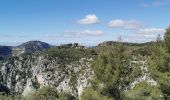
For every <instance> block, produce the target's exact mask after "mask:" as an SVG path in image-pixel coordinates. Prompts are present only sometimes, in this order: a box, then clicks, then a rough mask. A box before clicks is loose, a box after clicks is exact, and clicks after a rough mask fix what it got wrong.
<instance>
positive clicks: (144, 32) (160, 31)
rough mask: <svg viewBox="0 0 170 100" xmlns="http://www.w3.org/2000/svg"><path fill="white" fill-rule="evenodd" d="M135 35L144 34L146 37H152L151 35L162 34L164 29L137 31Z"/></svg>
mask: <svg viewBox="0 0 170 100" xmlns="http://www.w3.org/2000/svg"><path fill="white" fill-rule="evenodd" d="M136 33H138V34H146V35H152V34H157V35H158V34H162V33H165V29H162V28H144V29H140V30H138V31H137V32H136Z"/></svg>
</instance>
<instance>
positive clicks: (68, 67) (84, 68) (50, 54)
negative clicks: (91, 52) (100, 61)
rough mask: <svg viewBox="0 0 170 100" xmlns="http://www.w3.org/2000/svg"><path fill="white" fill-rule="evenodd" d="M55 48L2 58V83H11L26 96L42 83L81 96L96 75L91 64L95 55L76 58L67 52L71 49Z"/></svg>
mask: <svg viewBox="0 0 170 100" xmlns="http://www.w3.org/2000/svg"><path fill="white" fill-rule="evenodd" d="M70 49H71V48H70ZM53 50H54V51H53ZM53 50H52V51H46V52H37V53H33V54H30V55H28V54H27V55H26V54H23V55H17V56H14V57H12V58H10V59H8V60H6V61H2V62H1V65H0V82H1V84H3V85H4V86H7V87H8V89H9V90H10V91H11V92H17V93H21V94H22V95H24V96H25V95H27V94H28V93H30V92H32V91H35V90H36V89H38V88H41V87H42V86H48V85H51V86H54V87H56V89H57V90H58V91H59V92H62V91H66V92H70V93H72V95H74V96H76V97H79V96H80V94H81V93H82V90H83V88H85V87H88V86H89V85H90V83H89V80H90V79H91V77H92V76H93V71H92V70H91V67H90V65H91V61H93V57H90V56H79V57H75V59H73V58H74V57H73V55H70V57H69V56H68V55H67V49H64V50H63V51H62V50H60V49H58V48H54V49H53ZM55 50H57V51H55ZM73 50H74V51H76V54H77V55H79V54H81V53H83V52H86V51H85V50H83V49H76V48H73ZM61 51H62V52H61ZM56 53H57V54H56ZM62 53H63V55H62ZM65 53H66V54H65ZM72 53H73V52H72ZM60 55H62V56H60ZM63 56H65V57H63Z"/></svg>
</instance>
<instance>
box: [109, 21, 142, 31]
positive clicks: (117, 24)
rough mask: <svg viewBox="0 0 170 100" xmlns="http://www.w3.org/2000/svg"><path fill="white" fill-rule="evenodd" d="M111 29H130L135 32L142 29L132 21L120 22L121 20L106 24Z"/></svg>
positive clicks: (137, 23)
mask: <svg viewBox="0 0 170 100" xmlns="http://www.w3.org/2000/svg"><path fill="white" fill-rule="evenodd" d="M108 26H109V27H111V28H121V29H132V30H136V29H139V28H141V27H142V25H141V24H140V23H139V22H137V21H134V20H129V21H128V20H127V21H126V20H121V19H115V20H111V21H110V22H109V24H108Z"/></svg>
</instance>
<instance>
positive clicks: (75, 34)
mask: <svg viewBox="0 0 170 100" xmlns="http://www.w3.org/2000/svg"><path fill="white" fill-rule="evenodd" d="M103 34H105V33H104V32H103V31H101V30H83V31H70V30H67V31H65V32H64V36H65V37H81V36H100V35H103Z"/></svg>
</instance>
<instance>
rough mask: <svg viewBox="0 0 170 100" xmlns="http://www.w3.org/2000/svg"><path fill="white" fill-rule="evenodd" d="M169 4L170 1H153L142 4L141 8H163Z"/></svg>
mask: <svg viewBox="0 0 170 100" xmlns="http://www.w3.org/2000/svg"><path fill="white" fill-rule="evenodd" d="M169 2H170V0H155V1H153V2H151V3H142V4H141V6H142V7H157V6H163V5H166V4H168V3H169Z"/></svg>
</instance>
